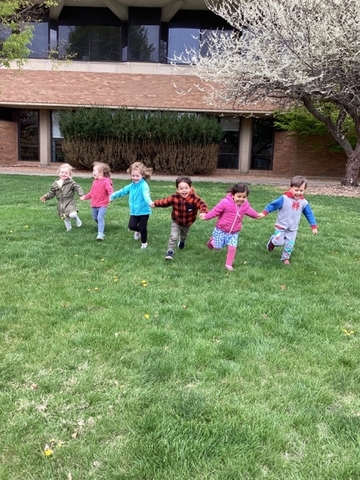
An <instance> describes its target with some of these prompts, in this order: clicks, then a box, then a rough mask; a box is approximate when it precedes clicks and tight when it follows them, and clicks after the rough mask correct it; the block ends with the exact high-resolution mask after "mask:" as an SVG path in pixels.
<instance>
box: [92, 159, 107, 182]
mask: <svg viewBox="0 0 360 480" xmlns="http://www.w3.org/2000/svg"><path fill="white" fill-rule="evenodd" d="M93 167H97V168H98V169H99V170H100V172H102V174H103V175H104V177H107V178H110V176H111V170H110V167H109V165H108V164H107V163H102V162H94V163H93Z"/></svg>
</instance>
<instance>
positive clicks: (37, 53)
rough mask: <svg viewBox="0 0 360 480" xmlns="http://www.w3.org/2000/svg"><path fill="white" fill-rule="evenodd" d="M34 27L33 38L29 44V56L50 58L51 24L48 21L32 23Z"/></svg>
mask: <svg viewBox="0 0 360 480" xmlns="http://www.w3.org/2000/svg"><path fill="white" fill-rule="evenodd" d="M30 25H31V26H32V27H33V29H34V30H33V38H32V39H31V43H30V44H29V45H28V48H29V50H30V54H29V58H48V56H49V24H48V23H47V22H38V23H33V22H32V23H30Z"/></svg>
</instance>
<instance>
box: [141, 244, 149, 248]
mask: <svg viewBox="0 0 360 480" xmlns="http://www.w3.org/2000/svg"><path fill="white" fill-rule="evenodd" d="M147 247H148V243H142V244H141V247H140V248H141V249H144V248H147Z"/></svg>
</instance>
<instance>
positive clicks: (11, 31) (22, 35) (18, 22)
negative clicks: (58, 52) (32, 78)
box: [0, 0, 57, 67]
mask: <svg viewBox="0 0 360 480" xmlns="http://www.w3.org/2000/svg"><path fill="white" fill-rule="evenodd" d="M56 3H57V2H56V1H55V0H44V1H40V0H1V1H0V65H4V66H5V67H9V66H10V64H11V62H12V61H16V63H17V64H18V65H19V66H21V65H22V64H23V63H24V60H25V59H26V58H27V57H28V55H29V53H30V50H29V48H28V45H29V44H30V42H31V39H32V37H33V27H32V26H31V22H36V21H39V20H41V19H42V18H43V15H44V13H45V11H46V10H47V9H49V8H50V7H51V6H53V5H55V4H56Z"/></svg>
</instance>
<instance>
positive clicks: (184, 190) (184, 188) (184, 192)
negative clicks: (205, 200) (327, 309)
mask: <svg viewBox="0 0 360 480" xmlns="http://www.w3.org/2000/svg"><path fill="white" fill-rule="evenodd" d="M176 191H177V193H179V194H180V195H181V196H182V197H183V198H186V197H187V196H188V195H189V193H190V192H191V187H190V185H189V184H188V183H185V182H180V183H179V185H178V187H177V190H176Z"/></svg>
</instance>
